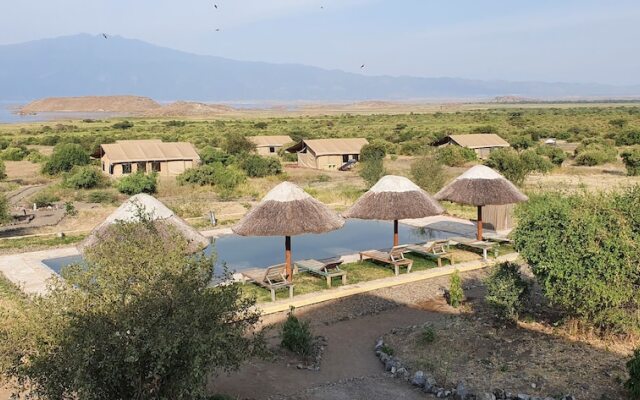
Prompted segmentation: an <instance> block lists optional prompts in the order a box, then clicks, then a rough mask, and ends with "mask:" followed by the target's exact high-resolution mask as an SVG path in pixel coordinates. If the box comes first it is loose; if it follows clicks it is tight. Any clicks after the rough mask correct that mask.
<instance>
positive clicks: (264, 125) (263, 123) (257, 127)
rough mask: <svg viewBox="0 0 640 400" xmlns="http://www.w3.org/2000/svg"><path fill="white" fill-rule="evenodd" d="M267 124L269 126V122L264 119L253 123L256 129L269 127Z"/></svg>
mask: <svg viewBox="0 0 640 400" xmlns="http://www.w3.org/2000/svg"><path fill="white" fill-rule="evenodd" d="M267 126H269V124H267V123H266V122H264V121H260V122H256V123H255V124H253V127H254V128H256V129H267Z"/></svg>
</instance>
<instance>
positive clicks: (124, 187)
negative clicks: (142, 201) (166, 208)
mask: <svg viewBox="0 0 640 400" xmlns="http://www.w3.org/2000/svg"><path fill="white" fill-rule="evenodd" d="M157 185H158V174H156V173H155V172H154V173H152V174H145V173H143V172H136V173H135V174H131V175H127V176H125V177H124V178H120V179H119V180H118V183H117V184H116V187H117V188H118V191H119V192H120V193H124V194H128V195H130V196H131V195H134V194H138V193H148V194H152V193H155V192H156V188H157Z"/></svg>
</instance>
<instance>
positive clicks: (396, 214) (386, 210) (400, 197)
mask: <svg viewBox="0 0 640 400" xmlns="http://www.w3.org/2000/svg"><path fill="white" fill-rule="evenodd" d="M443 212H444V209H443V208H442V207H441V206H440V204H438V202H437V201H436V200H434V199H433V197H431V196H430V195H429V194H428V193H427V192H425V191H424V190H422V189H420V187H418V185H416V184H415V183H413V182H411V181H410V180H409V179H407V178H405V177H403V176H395V175H387V176H383V177H382V178H381V179H380V180H379V181H378V182H377V183H376V184H375V185H373V186H372V187H371V189H369V191H368V192H367V193H365V194H363V195H362V197H360V198H359V199H358V200H357V201H356V202H355V204H354V205H353V206H351V208H350V209H349V210H347V212H345V213H344V214H343V216H344V217H345V218H360V219H379V220H385V221H393V245H394V246H397V245H398V220H399V219H407V218H423V217H429V216H432V215H438V214H442V213H443Z"/></svg>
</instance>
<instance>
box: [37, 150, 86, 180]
mask: <svg viewBox="0 0 640 400" xmlns="http://www.w3.org/2000/svg"><path fill="white" fill-rule="evenodd" d="M90 161H91V159H90V158H89V155H88V154H87V153H86V152H85V151H84V150H83V149H82V147H80V145H79V144H75V143H65V144H61V145H58V146H56V147H55V148H54V149H53V154H51V157H50V158H49V160H47V162H45V163H44V165H43V166H42V172H44V173H45V174H49V175H56V174H58V173H60V172H66V171H70V170H71V168H73V167H74V166H76V165H87V164H89V162H90Z"/></svg>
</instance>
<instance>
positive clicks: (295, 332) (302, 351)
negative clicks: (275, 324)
mask: <svg viewBox="0 0 640 400" xmlns="http://www.w3.org/2000/svg"><path fill="white" fill-rule="evenodd" d="M293 310H294V309H293V307H291V310H289V314H288V315H287V320H286V321H285V322H284V325H283V326H282V333H281V336H282V342H281V345H282V347H284V348H285V349H288V350H291V351H292V352H294V353H296V354H298V355H301V356H305V357H306V356H310V355H312V354H313V336H312V335H311V330H310V329H309V322H307V321H300V320H299V319H298V318H297V317H296V316H295V315H293Z"/></svg>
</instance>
